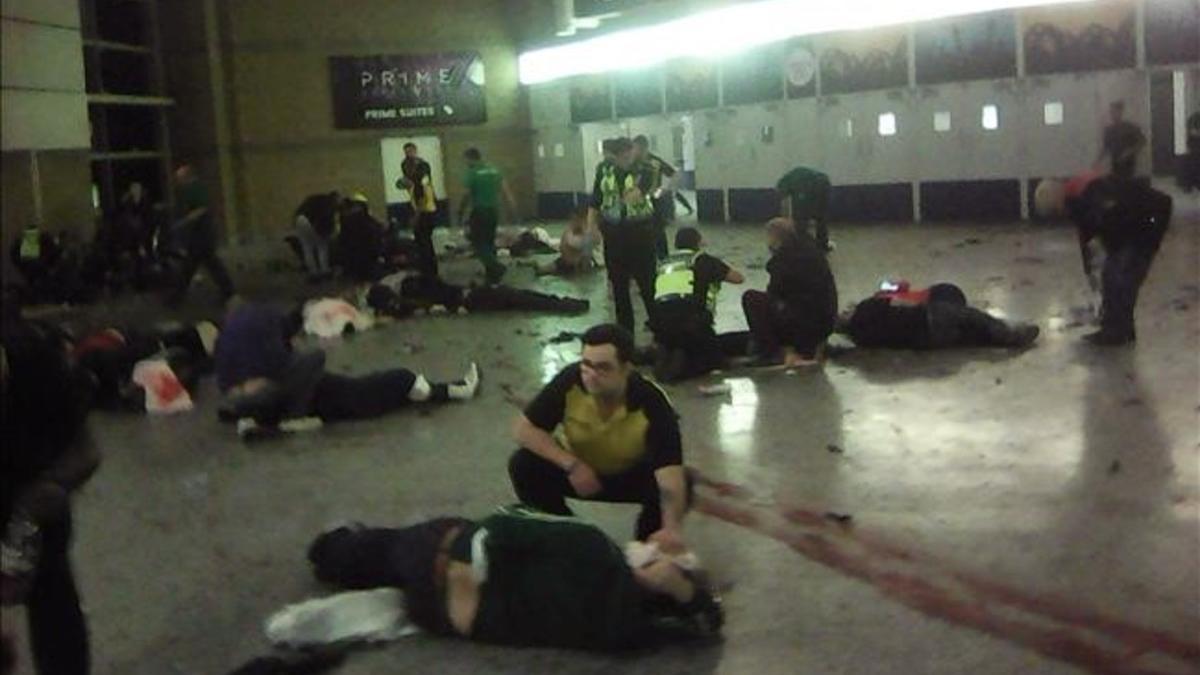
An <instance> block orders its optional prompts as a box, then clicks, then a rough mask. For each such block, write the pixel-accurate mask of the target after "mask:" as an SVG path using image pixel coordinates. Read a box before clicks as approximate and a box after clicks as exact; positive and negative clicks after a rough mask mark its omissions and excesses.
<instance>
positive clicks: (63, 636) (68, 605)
mask: <svg viewBox="0 0 1200 675" xmlns="http://www.w3.org/2000/svg"><path fill="white" fill-rule="evenodd" d="M70 543H71V516H70V514H69V513H68V514H67V515H66V516H64V517H63V519H62V520H61V521H59V522H57V523H53V524H49V525H43V526H42V550H41V556H40V558H39V559H38V567H37V572H36V573H35V576H34V579H33V586H32V588H30V591H29V597H28V599H27V600H26V603H25V604H26V608H27V610H28V618H29V641H30V646H31V651H32V652H33V663H34V667H35V670H36V671H37V672H38V675H86V674H87V673H88V672H89V670H90V668H91V653H90V647H89V645H88V631H87V623H86V622H85V621H84V618H83V610H82V609H80V607H79V592H78V591H77V590H76V588H75V578H74V575H72V573H71V562H70V560H69V558H68V555H69V554H68V551H69V548H70Z"/></svg>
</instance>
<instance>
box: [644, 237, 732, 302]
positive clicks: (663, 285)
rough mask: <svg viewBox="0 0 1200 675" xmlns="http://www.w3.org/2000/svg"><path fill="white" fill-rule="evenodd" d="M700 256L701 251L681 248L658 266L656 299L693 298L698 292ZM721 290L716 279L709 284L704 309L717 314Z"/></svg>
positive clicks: (655, 282)
mask: <svg viewBox="0 0 1200 675" xmlns="http://www.w3.org/2000/svg"><path fill="white" fill-rule="evenodd" d="M699 257H700V252H699V251H688V250H680V251H676V252H675V253H673V254H671V256H670V257H668V258H667V259H666V260H665V261H664V262H663V264H662V265H660V266H659V268H658V277H657V278H655V280H654V299H655V300H667V299H670V298H686V299H689V300H690V299H692V298H693V297H694V296H695V293H696V271H695V266H696V260H697V259H698V258H699ZM720 292H721V283H720V282H719V281H716V282H713V283H712V284H710V285H709V287H708V293H707V294H706V295H705V297H704V309H707V310H708V311H709V313H711V314H712V315H713V316H714V317H715V316H716V315H717V294H719V293H720Z"/></svg>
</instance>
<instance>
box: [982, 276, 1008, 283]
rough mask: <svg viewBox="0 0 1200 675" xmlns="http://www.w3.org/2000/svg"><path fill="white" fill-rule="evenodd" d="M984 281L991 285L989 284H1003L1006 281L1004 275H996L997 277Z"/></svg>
mask: <svg viewBox="0 0 1200 675" xmlns="http://www.w3.org/2000/svg"><path fill="white" fill-rule="evenodd" d="M984 281H986V282H987V283H989V284H998V283H1001V282H1003V281H1004V275H1003V274H997V275H996V276H994V277H988V278H987V279H985V280H984Z"/></svg>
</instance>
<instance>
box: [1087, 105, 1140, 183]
mask: <svg viewBox="0 0 1200 675" xmlns="http://www.w3.org/2000/svg"><path fill="white" fill-rule="evenodd" d="M1108 115H1109V119H1110V120H1111V122H1112V123H1111V124H1109V125H1108V126H1107V127H1105V128H1104V139H1103V146H1102V147H1101V148H1100V156H1099V157H1097V158H1096V164H1099V163H1100V162H1101V160H1103V159H1104V158H1105V156H1107V157H1108V159H1109V161H1110V162H1111V168H1112V175H1114V176H1116V177H1117V178H1132V177H1133V175H1134V173H1136V172H1137V157H1138V153H1139V152H1141V151H1142V148H1143V147H1145V145H1146V134H1144V133H1142V129H1141V127H1139V126H1138V125H1136V124H1134V123H1133V122H1127V121H1125V119H1124V118H1125V102H1124V101H1113V102H1112V103H1111V104H1110V105H1109V106H1108Z"/></svg>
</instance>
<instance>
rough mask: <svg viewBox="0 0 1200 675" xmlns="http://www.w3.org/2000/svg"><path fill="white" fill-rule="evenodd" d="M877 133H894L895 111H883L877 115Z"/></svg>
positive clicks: (881, 134) (888, 134) (887, 134)
mask: <svg viewBox="0 0 1200 675" xmlns="http://www.w3.org/2000/svg"><path fill="white" fill-rule="evenodd" d="M879 135H880V136H895V135H896V113H890V112H889V113H883V114H881V115H880V116H879Z"/></svg>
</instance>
